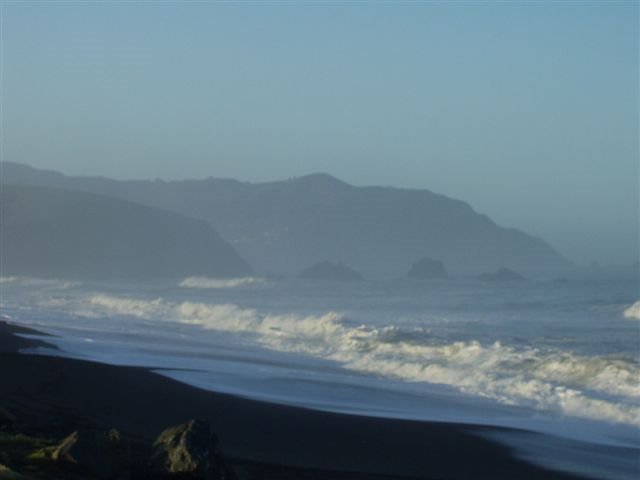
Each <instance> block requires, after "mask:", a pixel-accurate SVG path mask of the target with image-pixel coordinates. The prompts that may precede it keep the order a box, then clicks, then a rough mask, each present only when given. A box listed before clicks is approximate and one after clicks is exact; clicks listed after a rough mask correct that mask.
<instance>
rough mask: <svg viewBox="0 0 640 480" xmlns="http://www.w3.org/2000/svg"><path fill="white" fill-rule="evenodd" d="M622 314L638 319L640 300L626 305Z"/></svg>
mask: <svg viewBox="0 0 640 480" xmlns="http://www.w3.org/2000/svg"><path fill="white" fill-rule="evenodd" d="M622 315H623V316H624V318H630V319H632V320H640V300H638V301H637V302H636V303H634V304H633V305H630V306H629V307H627V308H626V309H625V311H624V312H623V314H622Z"/></svg>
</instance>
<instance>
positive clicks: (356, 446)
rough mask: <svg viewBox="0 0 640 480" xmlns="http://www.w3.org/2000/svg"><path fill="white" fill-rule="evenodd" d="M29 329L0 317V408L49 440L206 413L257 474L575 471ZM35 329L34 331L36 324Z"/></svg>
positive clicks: (549, 475) (476, 438)
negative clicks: (47, 347)
mask: <svg viewBox="0 0 640 480" xmlns="http://www.w3.org/2000/svg"><path fill="white" fill-rule="evenodd" d="M16 333H18V334H20V333H34V332H33V331H30V330H29V329H25V328H23V327H19V326H16V325H11V324H7V323H6V322H0V407H6V408H9V409H11V408H13V409H17V410H18V411H19V412H20V415H21V416H23V417H24V418H26V419H27V422H28V423H29V425H31V427H32V428H34V429H36V430H37V431H38V432H40V433H43V434H47V435H49V436H51V437H53V438H63V437H64V436H66V435H67V434H69V433H70V432H72V431H73V430H75V429H77V428H79V427H85V426H93V427H100V428H104V429H110V428H117V429H119V430H121V431H123V432H126V433H127V434H129V435H133V436H136V437H140V438H144V439H152V438H153V437H155V436H156V435H157V434H158V433H159V432H160V431H162V430H163V429H164V428H166V427H168V426H171V425H174V424H178V423H181V422H184V421H186V420H188V419H191V418H201V419H206V420H209V421H210V422H211V425H212V428H213V430H214V431H215V432H216V434H217V436H218V438H219V440H220V447H221V450H222V453H223V454H224V455H225V457H227V458H228V459H229V461H230V462H231V463H232V464H234V465H241V466H244V467H246V469H247V471H249V472H253V475H252V476H253V477H254V478H264V479H289V478H290V479H293V478H296V479H330V478H331V479H348V478H352V479H374V478H384V477H381V476H384V475H387V476H390V477H392V478H402V477H409V478H411V477H413V478H423V479H492V480H500V479H509V480H524V479H565V480H568V479H575V478H578V477H574V476H570V475H568V474H563V473H557V472H551V471H548V470H543V469H542V468H540V467H537V466H534V465H531V464H528V463H526V462H524V461H521V460H518V459H516V458H514V457H513V456H512V455H511V453H510V451H509V449H507V448H506V447H504V446H502V445H500V444H498V443H494V442H492V441H489V440H486V439H483V438H482V437H481V436H480V435H479V432H480V430H483V431H486V430H487V427H482V428H480V427H475V426H465V425H459V424H448V423H434V422H416V421H404V420H390V419H381V418H371V417H361V416H353V415H343V414H334V413H326V412H319V411H314V410H308V409H303V408H295V407H288V406H281V405H276V404H270V403H265V402H259V401H254V400H249V399H244V398H240V397H236V396H232V395H226V394H220V393H213V392H208V391H204V390H200V389H197V388H193V387H190V386H187V385H184V384H181V383H179V382H176V381H174V380H171V379H168V378H165V377H163V376H161V375H157V374H155V373H153V372H150V371H147V370H145V369H141V368H133V367H114V366H109V365H103V364H99V363H94V362H87V361H80V360H72V359H66V358H59V357H50V356H41V355H25V354H21V353H18V351H19V350H20V349H24V348H27V347H30V346H37V345H41V344H42V342H41V341H33V340H29V339H24V338H21V337H16V336H15V335H14V334H16ZM35 333H37V332H35Z"/></svg>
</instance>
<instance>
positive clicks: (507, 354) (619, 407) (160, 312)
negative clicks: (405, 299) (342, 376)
mask: <svg viewBox="0 0 640 480" xmlns="http://www.w3.org/2000/svg"><path fill="white" fill-rule="evenodd" d="M635 305H638V304H637V303H636V304H635ZM80 307H81V308H80V312H78V313H83V314H86V315H94V316H95V315H126V316H132V317H138V318H146V319H158V320H164V321H177V322H180V323H183V324H192V325H198V326H200V327H202V328H205V329H212V330H219V331H224V332H235V333H241V334H244V335H249V336H251V338H252V339H253V340H255V341H256V342H258V343H259V344H261V345H263V346H265V347H267V348H270V349H273V350H277V351H283V352H294V353H299V354H304V355H309V356H313V357H320V358H324V359H328V360H332V361H335V362H339V363H340V364H341V365H343V366H344V367H345V368H347V369H351V370H354V371H359V372H366V373H369V374H373V375H379V376H383V377H388V378H396V379H401V380H404V381H410V382H428V383H432V384H441V385H447V386H449V387H452V388H455V389H457V390H458V391H460V392H463V393H465V394H469V395H476V396H481V397H485V398H490V399H493V400H495V401H498V402H500V403H503V404H508V405H518V406H526V407H531V408H535V409H538V410H544V411H548V412H553V413H561V414H565V415H570V416H575V417H583V418H590V419H597V420H605V421H612V422H620V423H626V424H631V425H640V404H639V403H640V366H639V365H638V364H637V362H635V361H634V360H632V359H626V358H620V357H616V358H614V357H608V356H594V357H589V356H580V355H576V354H573V353H571V352H567V351H563V350H559V349H540V348H534V347H515V346H510V345H504V344H502V343H500V342H495V343H492V344H483V343H481V342H478V341H458V342H451V343H446V342H443V341H442V340H438V339H435V338H433V337H432V336H430V335H429V332H428V330H424V329H413V330H411V329H403V328H398V327H394V326H385V327H374V326H370V325H359V326H353V325H352V324H351V322H349V321H348V319H346V318H345V316H344V315H342V314H340V313H337V312H327V313H324V314H322V315H308V316H303V315H296V314H288V315H279V314H278V315H276V314H265V313H261V312H259V311H257V310H254V309H248V308H241V307H239V306H237V305H233V304H209V303H199V302H170V301H166V300H164V299H162V298H156V299H152V300H140V299H132V298H125V297H117V296H111V295H104V294H97V295H92V296H89V297H88V298H86V299H85V300H84V301H83V305H82V306H80Z"/></svg>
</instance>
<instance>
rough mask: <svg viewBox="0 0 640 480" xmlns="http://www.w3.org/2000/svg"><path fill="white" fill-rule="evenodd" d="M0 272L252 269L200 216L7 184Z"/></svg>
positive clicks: (120, 274)
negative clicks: (195, 218) (196, 217)
mask: <svg viewBox="0 0 640 480" xmlns="http://www.w3.org/2000/svg"><path fill="white" fill-rule="evenodd" d="M0 220H1V226H2V228H1V229H0V244H1V248H0V273H1V274H2V275H3V276H4V275H25V276H35V277H62V278H105V279H107V278H132V279H140V278H159V277H167V278H172V277H185V276H189V275H208V276H215V277H230V276H239V275H245V274H248V273H250V272H251V269H250V267H249V265H248V264H247V263H246V262H245V261H244V260H243V259H242V258H240V256H239V255H238V254H237V253H236V252H235V251H234V249H233V248H232V247H231V246H229V245H228V244H227V243H225V242H224V241H223V240H222V239H221V238H220V237H219V236H218V234H217V233H216V232H215V231H214V230H213V228H212V227H211V226H210V225H209V224H207V223H206V222H203V221H201V220H192V219H190V218H187V217H185V216H183V215H180V214H177V213H174V212H167V211H163V210H160V209H157V208H150V207H146V206H142V205H137V204H135V203H132V202H129V201H125V200H120V199H115V198H110V197H106V196H103V195H96V194H92V193H86V192H80V191H70V190H61V189H53V188H45V187H34V186H15V185H7V184H3V185H2V189H1V190H0Z"/></svg>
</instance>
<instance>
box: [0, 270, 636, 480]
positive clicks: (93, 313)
mask: <svg viewBox="0 0 640 480" xmlns="http://www.w3.org/2000/svg"><path fill="white" fill-rule="evenodd" d="M0 282H1V284H0V288H1V293H2V295H1V299H0V307H1V309H2V314H3V315H5V316H7V317H9V318H10V319H12V320H14V321H16V322H20V323H22V324H26V325H31V326H33V327H35V328H37V329H39V330H42V331H43V332H46V333H49V334H53V335H55V337H52V338H48V339H47V340H48V341H50V342H52V343H54V344H56V345H57V346H58V347H59V348H60V349H61V350H60V351H57V352H56V351H52V350H48V349H42V348H40V349H37V350H36V352H35V353H44V354H55V355H66V356H70V357H74V358H85V359H91V360H96V361H100V362H105V363H110V364H116V365H137V366H146V367H151V368H153V369H156V370H157V371H158V372H159V373H161V374H163V375H166V376H169V377H171V378H174V379H176V380H179V381H182V382H185V383H188V384H191V385H194V386H198V387H201V388H205V389H209V390H214V391H219V392H227V393H233V394H237V395H242V396H246V397H250V398H254V399H260V400H266V401H271V402H277V403H283V404H289V405H297V406H303V407H308V408H315V409H321V410H330V411H337V412H344V413H352V414H358V415H375V416H382V417H391V418H409V419H418V420H429V421H447V422H460V423H471V424H478V425H486V426H507V427H514V428H518V429H523V430H524V431H521V432H520V433H518V434H516V433H515V432H513V433H508V434H504V433H496V431H492V430H490V429H487V433H486V434H487V435H488V436H491V437H492V438H494V439H496V440H498V441H502V442H505V443H507V444H508V445H509V446H511V447H514V448H516V452H517V453H518V455H520V456H522V457H524V458H527V459H529V460H532V461H534V462H538V463H542V464H545V465H547V466H551V467H553V468H559V469H565V470H571V471H575V472H580V473H584V474H589V475H592V476H594V477H597V478H620V479H627V478H637V476H638V474H639V471H640V469H639V467H638V452H640V433H639V432H640V348H639V347H640V293H639V288H638V274H637V272H634V271H630V270H627V271H624V270H620V271H607V272H605V271H576V272H574V273H573V274H570V275H568V276H567V278H561V279H555V280H554V279H550V278H540V279H532V280H529V281H522V282H511V283H500V282H482V281H479V280H477V279H475V278H472V277H459V278H450V279H446V280H429V281H417V280H411V279H403V278H396V279H387V280H376V281H363V282H344V283H343V282H323V281H310V280H304V281H302V280H299V279H288V280H267V279H262V278H243V279H231V280H222V279H212V278H199V277H191V278H186V279H182V280H181V281H176V282H154V283H146V284H141V283H135V284H133V283H126V282H119V283H111V284H109V283H96V282H70V281H62V280H37V279H29V278H21V277H5V278H2V279H1V280H0ZM505 435H507V437H508V438H505ZM543 439H544V440H543Z"/></svg>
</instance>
